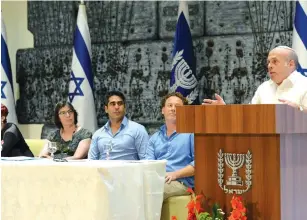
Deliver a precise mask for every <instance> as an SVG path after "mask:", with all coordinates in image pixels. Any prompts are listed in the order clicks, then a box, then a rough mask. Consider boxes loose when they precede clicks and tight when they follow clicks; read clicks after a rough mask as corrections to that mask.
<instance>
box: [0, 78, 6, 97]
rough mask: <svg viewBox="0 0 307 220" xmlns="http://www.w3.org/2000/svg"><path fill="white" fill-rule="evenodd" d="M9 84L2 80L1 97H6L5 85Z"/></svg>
mask: <svg viewBox="0 0 307 220" xmlns="http://www.w3.org/2000/svg"><path fill="white" fill-rule="evenodd" d="M6 84H7V82H5V81H1V99H6V96H5V93H4V91H3V90H4V87H5V85H6Z"/></svg>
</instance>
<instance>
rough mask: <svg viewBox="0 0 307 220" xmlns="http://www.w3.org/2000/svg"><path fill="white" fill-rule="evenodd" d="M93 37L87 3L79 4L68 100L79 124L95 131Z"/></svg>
mask: <svg viewBox="0 0 307 220" xmlns="http://www.w3.org/2000/svg"><path fill="white" fill-rule="evenodd" d="M91 56H92V50H91V39H90V32H89V28H88V24H87V17H86V9H85V5H84V4H83V3H81V4H80V5H79V11H78V17H77V27H76V30H75V35H74V48H73V57H72V65H71V73H70V82H69V93H68V100H69V101H70V102H71V103H72V105H73V106H74V107H75V108H76V110H77V112H78V114H79V117H78V121H79V125H80V126H81V127H83V128H86V129H88V130H90V131H91V132H94V131H96V130H97V116H96V111H95V103H94V95H93V87H94V83H93V81H94V80H93V78H94V77H93V74H92V67H91Z"/></svg>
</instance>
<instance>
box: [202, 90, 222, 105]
mask: <svg viewBox="0 0 307 220" xmlns="http://www.w3.org/2000/svg"><path fill="white" fill-rule="evenodd" d="M214 96H215V98H216V100H213V99H204V100H203V103H202V105H226V103H225V102H224V100H223V98H222V97H221V96H219V95H218V94H216V93H215V94H214Z"/></svg>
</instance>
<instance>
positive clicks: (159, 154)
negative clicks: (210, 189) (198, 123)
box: [146, 125, 194, 188]
mask: <svg viewBox="0 0 307 220" xmlns="http://www.w3.org/2000/svg"><path fill="white" fill-rule="evenodd" d="M146 159H148V160H167V163H166V172H174V171H177V170H180V169H182V168H184V167H186V166H188V165H192V166H193V167H194V134H185V133H180V134H179V133H176V132H174V133H173V134H172V135H171V136H169V137H168V136H167V134H166V126H165V125H163V126H161V127H160V129H159V131H157V132H156V133H154V134H153V135H152V136H151V138H150V139H149V143H148V147H147V152H146ZM177 180H178V181H180V182H183V183H184V184H185V185H186V186H188V187H191V188H193V187H194V176H191V177H184V178H179V179H177Z"/></svg>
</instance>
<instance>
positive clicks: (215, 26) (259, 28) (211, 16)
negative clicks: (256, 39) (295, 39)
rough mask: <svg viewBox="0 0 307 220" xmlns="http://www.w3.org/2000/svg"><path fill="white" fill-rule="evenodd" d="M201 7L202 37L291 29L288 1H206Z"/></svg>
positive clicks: (289, 3)
mask: <svg viewBox="0 0 307 220" xmlns="http://www.w3.org/2000/svg"><path fill="white" fill-rule="evenodd" d="M205 4H206V6H205V15H206V31H205V34H206V35H214V36H216V35H229V34H245V33H252V32H275V31H287V30H289V29H291V27H292V14H293V9H292V7H291V4H292V3H291V2H290V1H288V2H287V1H277V2H272V1H232V2H223V1H206V3H205ZM251 23H253V24H254V26H255V27H252V25H251Z"/></svg>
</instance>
